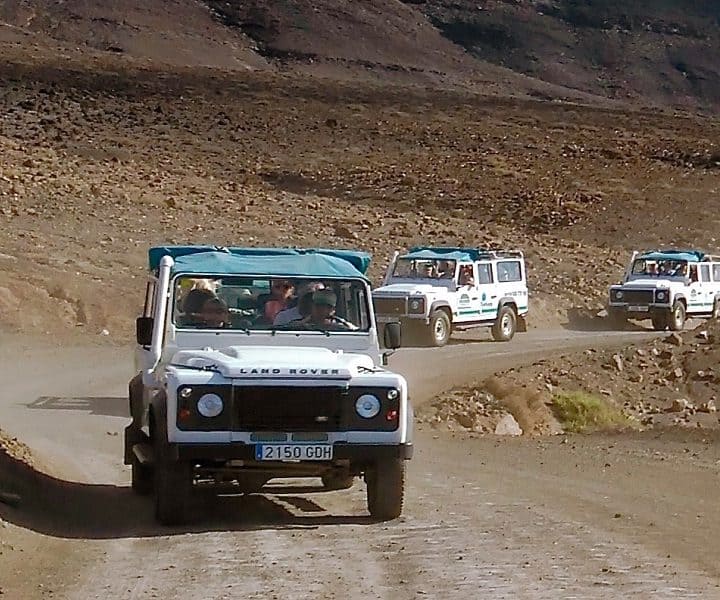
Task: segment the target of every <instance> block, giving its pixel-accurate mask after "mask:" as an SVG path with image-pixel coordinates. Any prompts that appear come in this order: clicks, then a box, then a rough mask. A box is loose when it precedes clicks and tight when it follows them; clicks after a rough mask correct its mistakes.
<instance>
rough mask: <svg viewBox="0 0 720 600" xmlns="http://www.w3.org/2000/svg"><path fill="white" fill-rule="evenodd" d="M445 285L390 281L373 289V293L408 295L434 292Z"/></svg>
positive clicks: (380, 294)
mask: <svg viewBox="0 0 720 600" xmlns="http://www.w3.org/2000/svg"><path fill="white" fill-rule="evenodd" d="M439 287H442V288H444V287H445V286H433V285H429V284H427V283H391V284H390V285H384V286H382V287H379V288H375V289H374V290H373V295H375V294H377V295H378V296H385V295H387V296H390V295H398V296H399V295H409V294H435V293H437V291H438V288H439Z"/></svg>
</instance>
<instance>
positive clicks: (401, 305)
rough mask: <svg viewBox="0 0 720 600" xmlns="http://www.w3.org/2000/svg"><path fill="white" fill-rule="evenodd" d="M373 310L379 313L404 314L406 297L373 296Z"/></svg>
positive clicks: (405, 311)
mask: <svg viewBox="0 0 720 600" xmlns="http://www.w3.org/2000/svg"><path fill="white" fill-rule="evenodd" d="M373 304H374V305H375V312H376V313H377V314H379V315H404V314H406V313H407V298H373Z"/></svg>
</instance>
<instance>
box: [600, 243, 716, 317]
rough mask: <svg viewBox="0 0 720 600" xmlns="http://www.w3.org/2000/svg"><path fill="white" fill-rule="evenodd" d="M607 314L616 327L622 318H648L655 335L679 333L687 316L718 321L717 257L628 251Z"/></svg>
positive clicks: (698, 254) (699, 254)
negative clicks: (665, 331)
mask: <svg viewBox="0 0 720 600" xmlns="http://www.w3.org/2000/svg"><path fill="white" fill-rule="evenodd" d="M608 316H609V318H610V320H611V322H612V323H613V325H614V326H615V327H618V328H623V327H624V326H625V324H626V323H627V320H628V319H638V320H644V319H651V320H652V324H653V327H654V328H655V329H656V330H658V331H663V330H665V329H671V330H673V331H679V330H681V329H682V328H683V327H684V325H685V320H686V319H687V318H688V317H715V318H717V317H720V257H717V256H711V255H708V254H705V253H703V252H699V251H696V250H687V251H683V250H653V251H649V252H642V253H640V252H634V253H633V255H632V258H631V259H630V263H629V264H628V267H627V270H626V272H625V276H624V277H623V281H622V283H620V284H618V285H613V286H611V287H610V299H609V305H608Z"/></svg>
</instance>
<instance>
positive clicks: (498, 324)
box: [492, 306, 517, 342]
mask: <svg viewBox="0 0 720 600" xmlns="http://www.w3.org/2000/svg"><path fill="white" fill-rule="evenodd" d="M516 329H517V317H516V316H515V311H514V310H513V309H512V307H510V306H503V307H501V308H500V311H499V312H498V316H497V319H495V324H494V325H493V327H492V336H493V339H494V340H495V341H496V342H509V341H510V340H511V339H513V337H515V330H516Z"/></svg>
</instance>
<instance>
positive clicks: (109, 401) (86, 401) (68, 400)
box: [27, 396, 130, 417]
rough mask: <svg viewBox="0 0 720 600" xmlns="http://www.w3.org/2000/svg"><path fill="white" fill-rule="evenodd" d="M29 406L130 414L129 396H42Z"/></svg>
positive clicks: (28, 405)
mask: <svg viewBox="0 0 720 600" xmlns="http://www.w3.org/2000/svg"><path fill="white" fill-rule="evenodd" d="M27 407H28V408H35V409H41V410H78V411H82V412H89V413H90V414H92V415H103V416H106V417H129V416H130V412H129V406H128V399H127V398H110V397H103V396H84V397H61V396H40V397H39V398H38V399H37V400H35V401H34V402H30V403H29V404H27Z"/></svg>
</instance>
